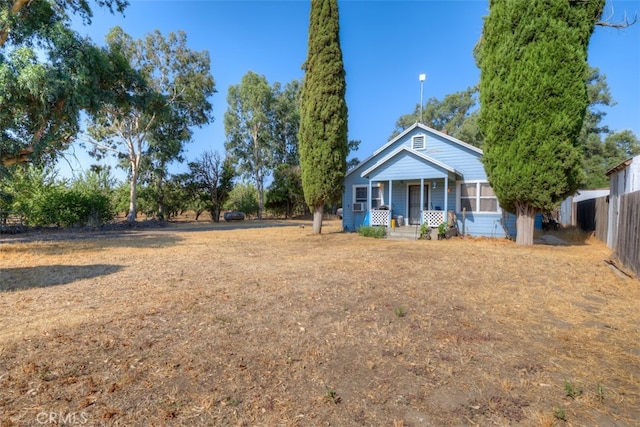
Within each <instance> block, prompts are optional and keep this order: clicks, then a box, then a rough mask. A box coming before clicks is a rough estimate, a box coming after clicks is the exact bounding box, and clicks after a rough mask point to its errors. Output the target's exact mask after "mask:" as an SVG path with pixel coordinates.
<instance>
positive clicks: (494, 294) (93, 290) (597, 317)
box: [0, 220, 640, 427]
mask: <svg viewBox="0 0 640 427" xmlns="http://www.w3.org/2000/svg"><path fill="white" fill-rule="evenodd" d="M282 224H285V225H284V226H282ZM299 224H300V223H299V222H288V223H277V222H271V223H269V225H270V226H269V227H266V228H260V227H257V225H258V224H257V223H256V222H251V221H248V222H246V223H243V224H237V225H235V224H234V225H233V227H231V228H229V227H226V228H225V227H223V225H213V224H211V223H209V222H200V223H193V222H192V223H182V224H173V225H170V226H167V227H163V228H153V229H134V230H126V231H109V232H101V233H94V232H82V233H78V232H75V233H74V232H67V233H60V234H57V235H56V234H50V233H44V234H39V233H27V234H23V235H11V236H7V235H3V236H0V313H1V314H0V425H1V426H35V425H56V424H58V425H90V426H101V425H104V426H181V425H183V426H227V425H228V426H329V425H331V426H394V427H398V426H460V425H469V426H476V425H477V426H492V425H496V426H507V425H509V426H553V425H556V426H596V425H598V426H637V425H640V422H639V421H638V420H640V349H639V346H638V343H639V342H640V321H639V318H640V287H639V282H638V281H637V280H636V279H632V278H623V277H621V276H619V275H618V274H616V272H615V271H614V270H613V269H612V268H611V267H610V266H608V265H607V264H606V263H605V262H604V260H605V259H607V258H608V257H609V255H610V253H609V251H608V249H607V248H606V246H605V245H604V244H602V243H600V242H598V241H594V240H587V241H585V242H576V243H574V244H570V245H565V246H548V245H535V246H533V247H527V248H522V247H516V246H515V245H514V243H512V242H509V241H506V240H489V239H461V238H457V239H450V240H446V241H435V240H432V241H392V240H378V239H370V238H364V237H361V236H359V235H357V234H348V233H342V232H340V224H339V223H338V222H337V221H335V220H334V221H329V222H328V223H325V227H324V229H323V231H324V232H323V234H322V235H320V236H314V235H312V234H311V227H310V224H311V223H310V222H304V224H306V226H305V227H304V228H302V227H301V226H300V225H299Z"/></svg>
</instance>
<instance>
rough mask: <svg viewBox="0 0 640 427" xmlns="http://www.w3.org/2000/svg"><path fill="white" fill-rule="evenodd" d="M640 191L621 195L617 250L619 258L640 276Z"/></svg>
mask: <svg viewBox="0 0 640 427" xmlns="http://www.w3.org/2000/svg"><path fill="white" fill-rule="evenodd" d="M639 212H640V191H636V192H633V193H627V194H623V195H621V196H620V210H619V212H618V239H617V241H616V247H615V252H616V256H617V257H618V259H619V260H620V261H621V262H622V263H623V264H624V265H625V266H627V267H629V268H630V269H631V270H633V272H634V273H635V274H636V276H639V277H640V214H639Z"/></svg>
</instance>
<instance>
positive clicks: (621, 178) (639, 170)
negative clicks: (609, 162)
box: [607, 156, 640, 249]
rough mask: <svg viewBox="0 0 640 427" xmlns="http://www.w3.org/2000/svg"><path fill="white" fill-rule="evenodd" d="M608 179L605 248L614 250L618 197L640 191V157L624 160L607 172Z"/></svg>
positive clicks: (616, 235)
mask: <svg viewBox="0 0 640 427" xmlns="http://www.w3.org/2000/svg"><path fill="white" fill-rule="evenodd" d="M607 176H608V177H609V189H610V190H609V191H610V192H609V224H608V227H609V228H608V230H607V246H608V247H609V248H612V249H613V248H615V247H616V243H617V239H618V227H619V214H620V197H621V196H622V195H623V194H627V193H633V192H634V191H639V190H640V156H635V157H632V158H630V159H627V160H625V161H624V162H622V163H620V164H619V165H617V166H615V167H613V168H611V169H610V170H608V171H607Z"/></svg>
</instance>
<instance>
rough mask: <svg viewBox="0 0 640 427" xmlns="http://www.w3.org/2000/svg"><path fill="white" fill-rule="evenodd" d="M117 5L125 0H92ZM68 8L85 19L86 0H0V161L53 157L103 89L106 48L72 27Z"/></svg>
mask: <svg viewBox="0 0 640 427" xmlns="http://www.w3.org/2000/svg"><path fill="white" fill-rule="evenodd" d="M94 3H95V4H96V5H97V6H98V7H105V8H107V9H108V10H110V11H111V12H122V11H123V10H124V8H125V7H126V6H127V4H128V2H127V1H125V0H99V1H96V2H94ZM71 15H75V16H79V17H81V18H82V20H83V22H84V23H85V24H90V23H91V18H92V15H93V12H92V8H91V2H89V1H86V0H57V1H44V0H39V1H26V0H4V1H0V165H5V166H7V165H11V164H14V163H18V162H24V161H26V160H27V159H30V160H33V161H35V162H36V163H42V162H46V161H47V160H52V159H54V158H55V157H56V156H57V155H58V154H59V153H60V152H61V151H62V150H64V149H65V148H66V146H67V145H68V144H69V143H70V142H71V141H72V140H73V139H74V137H75V136H76V134H77V133H78V131H79V129H80V126H79V119H80V111H83V110H84V111H85V112H87V113H89V114H92V113H93V112H94V111H95V110H96V108H97V106H98V105H99V102H100V100H101V99H102V98H103V97H104V96H105V94H106V93H108V90H109V89H110V85H111V84H112V82H113V81H112V76H114V75H115V74H117V72H115V70H114V69H113V68H112V67H113V66H114V64H111V63H110V62H109V61H110V58H109V57H108V55H107V54H106V53H105V52H104V51H103V50H101V49H100V48H98V47H96V46H94V45H93V43H92V42H91V41H90V40H89V39H85V38H82V37H80V36H79V35H78V34H77V33H76V32H74V31H72V30H71V28H70V26H71Z"/></svg>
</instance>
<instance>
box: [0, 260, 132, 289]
mask: <svg viewBox="0 0 640 427" xmlns="http://www.w3.org/2000/svg"><path fill="white" fill-rule="evenodd" d="M122 268H123V267H122V266H120V265H112V264H92V265H46V266H38V267H16V268H2V269H0V292H9V291H20V290H25V289H32V288H46V287H49V286H57V285H66V284H68V283H72V282H75V281H76V280H82V279H90V278H92V277H99V276H106V275H108V274H113V273H117V272H118V271H120V270H122Z"/></svg>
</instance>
